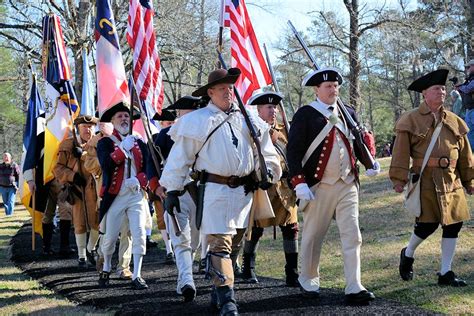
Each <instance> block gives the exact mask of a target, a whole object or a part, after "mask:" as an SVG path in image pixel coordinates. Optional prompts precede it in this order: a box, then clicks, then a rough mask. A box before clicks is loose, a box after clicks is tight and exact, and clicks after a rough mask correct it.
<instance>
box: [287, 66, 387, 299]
mask: <svg viewBox="0 0 474 316" xmlns="http://www.w3.org/2000/svg"><path fill="white" fill-rule="evenodd" d="M341 83H342V77H341V75H340V74H339V72H338V71H337V70H335V69H333V68H325V69H320V70H316V71H313V72H311V73H310V74H308V75H307V76H306V77H305V79H304V80H303V86H308V87H314V91H315V94H316V98H317V99H316V101H314V102H311V104H310V105H306V106H303V107H301V108H300V109H299V110H298V111H297V112H296V113H295V115H294V117H293V121H292V125H291V129H290V135H289V139H288V146H287V156H288V164H289V167H290V179H291V185H292V186H293V187H294V188H295V191H296V197H297V198H298V199H299V209H301V210H302V211H303V236H302V240H301V252H300V254H301V272H300V276H299V282H300V285H301V289H302V291H303V295H304V296H307V297H319V292H320V278H319V260H320V256H321V248H322V244H323V239H324V236H325V235H326V232H327V230H328V228H329V225H330V223H331V220H332V219H333V218H334V219H335V221H336V224H337V226H338V229H339V232H340V238H341V243H342V249H343V256H344V275H345V279H346V288H345V294H346V295H345V301H346V303H347V304H366V303H368V302H369V301H371V300H373V299H374V298H375V296H374V294H373V293H371V292H369V291H367V290H366V289H365V287H363V286H362V283H361V280H360V246H361V244H362V237H361V233H360V230H359V216H358V215H359V204H358V202H359V201H358V179H357V169H356V165H355V159H356V157H355V155H354V147H353V144H352V136H351V132H350V130H349V128H348V126H347V123H346V119H345V118H344V116H341V115H340V114H341V112H340V109H339V108H338V105H337V99H338V95H339V87H340V85H341ZM343 106H344V105H343ZM346 109H347V111H348V112H349V113H350V115H351V116H352V117H353V119H354V120H356V115H355V112H354V110H353V109H352V108H350V107H348V106H346ZM355 152H356V153H357V152H358V151H355ZM379 172H380V167H379V164H378V163H377V162H376V163H375V169H368V170H367V171H366V173H367V175H368V176H374V175H376V174H378V173H379Z"/></svg>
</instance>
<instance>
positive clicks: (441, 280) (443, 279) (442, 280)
mask: <svg viewBox="0 0 474 316" xmlns="http://www.w3.org/2000/svg"><path fill="white" fill-rule="evenodd" d="M438 285H449V286H453V287H461V286H466V285H467V283H466V281H464V280H463V279H459V278H458V277H457V276H456V274H454V272H453V271H448V272H446V273H445V274H444V275H441V274H439V275H438Z"/></svg>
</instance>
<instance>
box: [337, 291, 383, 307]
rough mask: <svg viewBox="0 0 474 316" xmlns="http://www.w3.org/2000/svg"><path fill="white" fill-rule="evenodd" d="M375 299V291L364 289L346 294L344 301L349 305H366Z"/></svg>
mask: <svg viewBox="0 0 474 316" xmlns="http://www.w3.org/2000/svg"><path fill="white" fill-rule="evenodd" d="M374 299H375V295H374V293H372V292H369V291H367V290H363V291H360V292H359V293H352V294H346V296H345V298H344V301H345V303H346V304H347V305H365V304H368V303H369V302H370V301H373V300H374Z"/></svg>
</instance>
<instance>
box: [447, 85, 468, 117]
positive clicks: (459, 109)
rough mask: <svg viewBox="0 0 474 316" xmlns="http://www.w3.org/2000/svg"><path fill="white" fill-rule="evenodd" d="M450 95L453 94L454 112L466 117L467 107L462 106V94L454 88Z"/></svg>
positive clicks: (452, 108)
mask: <svg viewBox="0 0 474 316" xmlns="http://www.w3.org/2000/svg"><path fill="white" fill-rule="evenodd" d="M449 95H450V96H451V101H452V102H453V103H452V107H451V110H452V111H453V112H454V114H456V115H457V116H459V117H461V118H462V119H464V116H465V115H466V109H465V108H464V107H463V106H462V98H461V95H460V94H459V92H457V91H456V90H452V91H451V93H450V94H449Z"/></svg>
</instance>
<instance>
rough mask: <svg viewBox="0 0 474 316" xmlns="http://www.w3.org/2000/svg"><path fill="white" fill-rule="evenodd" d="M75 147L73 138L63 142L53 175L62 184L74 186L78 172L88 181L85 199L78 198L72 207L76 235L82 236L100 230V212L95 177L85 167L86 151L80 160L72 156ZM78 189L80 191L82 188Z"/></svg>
mask: <svg viewBox="0 0 474 316" xmlns="http://www.w3.org/2000/svg"><path fill="white" fill-rule="evenodd" d="M73 147H74V142H73V139H72V137H70V138H67V139H65V140H64V141H62V142H61V144H60V145H59V153H58V162H57V164H56V166H55V167H54V169H53V173H54V175H55V177H56V179H58V181H59V183H61V184H66V183H69V184H72V183H73V179H74V174H75V173H76V172H80V174H81V175H82V176H83V177H84V179H86V181H87V184H86V186H85V188H84V195H85V196H84V199H82V197H80V198H77V197H76V198H75V203H74V205H73V206H72V212H73V223H74V231H75V233H76V234H82V233H85V232H87V230H88V229H89V228H91V229H95V230H98V227H99V212H98V208H97V206H98V203H97V190H96V183H95V179H94V177H93V175H92V174H91V173H90V172H88V171H87V170H86V168H85V167H84V160H85V157H86V151H84V153H83V155H82V157H81V159H78V158H75V157H74V156H73V155H72V149H73ZM82 147H83V149H85V148H86V145H82ZM76 187H77V186H76ZM78 189H79V190H80V188H78ZM83 200H85V201H86V206H87V223H86V214H85V213H84V212H85V210H84V203H83Z"/></svg>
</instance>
